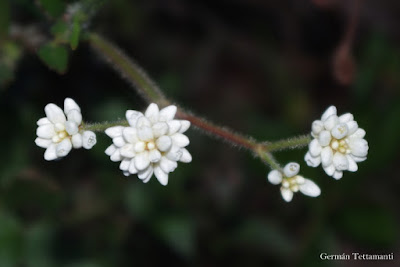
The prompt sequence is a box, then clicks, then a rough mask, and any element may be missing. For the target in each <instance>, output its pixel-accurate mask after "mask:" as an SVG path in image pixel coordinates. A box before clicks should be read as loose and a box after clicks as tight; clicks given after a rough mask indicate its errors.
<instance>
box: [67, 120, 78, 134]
mask: <svg viewBox="0 0 400 267" xmlns="http://www.w3.org/2000/svg"><path fill="white" fill-rule="evenodd" d="M65 130H66V131H67V133H68V134H69V135H74V134H76V133H78V130H79V129H78V125H77V124H76V123H75V122H73V121H67V122H65Z"/></svg>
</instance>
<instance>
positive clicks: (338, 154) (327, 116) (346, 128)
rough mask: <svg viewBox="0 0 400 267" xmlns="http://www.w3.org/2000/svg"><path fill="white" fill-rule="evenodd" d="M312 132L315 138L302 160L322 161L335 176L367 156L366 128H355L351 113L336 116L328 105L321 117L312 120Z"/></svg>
mask: <svg viewBox="0 0 400 267" xmlns="http://www.w3.org/2000/svg"><path fill="white" fill-rule="evenodd" d="M311 135H312V136H313V137H314V139H313V140H312V141H311V142H310V144H309V146H308V147H309V150H308V152H307V154H306V155H305V157H304V160H305V161H306V162H307V165H308V166H311V167H317V166H318V165H319V164H322V167H323V168H324V170H325V172H326V174H328V175H329V176H332V177H333V178H335V179H340V178H342V176H343V171H346V170H347V171H351V172H355V171H357V170H358V166H357V162H361V161H364V160H366V159H367V154H368V142H367V141H366V140H365V139H364V136H365V131H364V130H363V129H361V128H358V124H357V122H356V121H354V117H353V115H352V114H351V113H346V114H343V115H341V116H340V117H338V116H337V115H336V107H335V106H331V107H329V108H328V109H327V110H326V111H325V112H324V114H322V117H321V120H316V121H314V122H313V123H312V132H311Z"/></svg>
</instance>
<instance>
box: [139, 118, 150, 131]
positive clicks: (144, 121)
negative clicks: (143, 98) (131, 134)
mask: <svg viewBox="0 0 400 267" xmlns="http://www.w3.org/2000/svg"><path fill="white" fill-rule="evenodd" d="M135 127H136V128H137V129H138V128H142V127H151V122H150V121H149V119H148V118H146V117H144V116H143V117H140V118H138V120H137V122H136V126H135Z"/></svg>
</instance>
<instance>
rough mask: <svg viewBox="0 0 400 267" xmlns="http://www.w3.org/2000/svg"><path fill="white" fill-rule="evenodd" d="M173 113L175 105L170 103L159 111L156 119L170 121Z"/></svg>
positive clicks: (173, 115)
mask: <svg viewBox="0 0 400 267" xmlns="http://www.w3.org/2000/svg"><path fill="white" fill-rule="evenodd" d="M175 113H176V106H174V105H171V106H168V107H165V108H163V109H162V110H161V111H160V114H159V117H158V120H159V121H170V120H172V119H173V118H174V117H175Z"/></svg>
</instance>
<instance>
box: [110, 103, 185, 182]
mask: <svg viewBox="0 0 400 267" xmlns="http://www.w3.org/2000/svg"><path fill="white" fill-rule="evenodd" d="M176 110H177V108H176V106H173V105H171V106H168V107H165V108H163V109H161V110H159V108H158V106H157V105H156V104H154V103H153V104H150V105H149V107H148V108H147V110H146V112H145V113H144V114H143V113H141V112H139V111H134V110H128V111H127V112H126V119H127V120H128V123H129V127H123V126H114V127H111V128H108V129H107V130H106V131H105V132H106V134H107V135H108V136H109V137H111V138H112V140H113V144H112V145H110V146H109V147H108V148H107V150H106V151H105V153H106V154H107V155H109V156H110V159H111V160H112V161H115V162H117V161H121V164H120V166H119V167H120V169H121V170H122V171H123V173H124V175H126V176H128V175H130V174H137V175H138V177H139V179H141V180H142V181H143V182H145V183H146V182H148V181H149V180H150V178H151V177H152V176H153V173H154V175H155V176H156V178H157V179H158V181H159V182H160V183H161V184H162V185H167V184H168V174H169V173H170V172H173V171H174V170H175V168H176V167H177V166H178V164H177V161H180V162H185V163H188V162H191V161H192V156H191V155H190V153H189V152H188V151H187V150H186V149H185V147H186V146H187V145H189V139H188V138H187V136H186V135H184V134H183V133H184V132H185V131H186V130H187V129H188V128H189V127H190V122H189V121H186V120H174V117H175V113H176Z"/></svg>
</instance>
